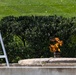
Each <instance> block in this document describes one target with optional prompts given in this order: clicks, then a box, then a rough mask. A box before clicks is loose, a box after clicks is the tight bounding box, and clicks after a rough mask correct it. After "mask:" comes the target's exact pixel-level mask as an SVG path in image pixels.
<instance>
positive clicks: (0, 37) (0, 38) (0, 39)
mask: <svg viewBox="0 0 76 75" xmlns="http://www.w3.org/2000/svg"><path fill="white" fill-rule="evenodd" d="M0 41H1V46H2V49H3V53H4V56H5V60H6V64H7V66H8V67H9V62H8V58H7V55H6V51H5V47H4V44H3V40H2V36H1V33H0Z"/></svg>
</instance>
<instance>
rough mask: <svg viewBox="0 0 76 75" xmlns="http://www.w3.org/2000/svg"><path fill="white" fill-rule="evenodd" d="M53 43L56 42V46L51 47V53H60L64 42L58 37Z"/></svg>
mask: <svg viewBox="0 0 76 75" xmlns="http://www.w3.org/2000/svg"><path fill="white" fill-rule="evenodd" d="M53 42H55V44H53V45H51V44H50V46H49V48H50V51H51V52H56V51H59V52H60V48H59V47H60V46H62V44H63V41H61V40H60V39H59V38H58V37H55V38H54V40H53Z"/></svg>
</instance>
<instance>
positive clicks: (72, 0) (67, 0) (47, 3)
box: [0, 0, 76, 18]
mask: <svg viewBox="0 0 76 75" xmlns="http://www.w3.org/2000/svg"><path fill="white" fill-rule="evenodd" d="M8 15H14V16H21V15H39V16H40V15H46V16H47V15H58V16H59V15H61V16H65V17H74V16H76V0H0V18H2V17H5V16H8Z"/></svg>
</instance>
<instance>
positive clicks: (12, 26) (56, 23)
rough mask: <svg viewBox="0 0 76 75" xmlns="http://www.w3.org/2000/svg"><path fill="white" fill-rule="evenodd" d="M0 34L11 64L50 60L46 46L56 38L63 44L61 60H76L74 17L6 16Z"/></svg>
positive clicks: (75, 23) (0, 23)
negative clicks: (63, 58) (38, 59)
mask: <svg viewBox="0 0 76 75" xmlns="http://www.w3.org/2000/svg"><path fill="white" fill-rule="evenodd" d="M0 30H1V33H2V36H3V39H4V44H5V48H6V51H7V54H8V58H9V61H10V62H18V60H20V59H26V58H41V57H51V56H52V57H53V53H51V52H50V51H49V45H50V39H51V38H54V37H59V38H60V39H61V40H63V42H64V43H63V46H62V47H61V55H62V57H76V51H75V48H76V34H75V32H76V18H75V17H73V18H64V17H62V16H56V15H55V16H19V17H14V16H7V17H4V18H3V19H1V21H0ZM0 53H2V52H0ZM2 62H3V60H2Z"/></svg>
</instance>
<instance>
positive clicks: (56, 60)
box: [18, 58, 76, 65]
mask: <svg viewBox="0 0 76 75" xmlns="http://www.w3.org/2000/svg"><path fill="white" fill-rule="evenodd" d="M52 63H76V58H34V59H24V60H19V61H18V64H20V65H46V64H47V65H48V64H49V65H50V64H52Z"/></svg>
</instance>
